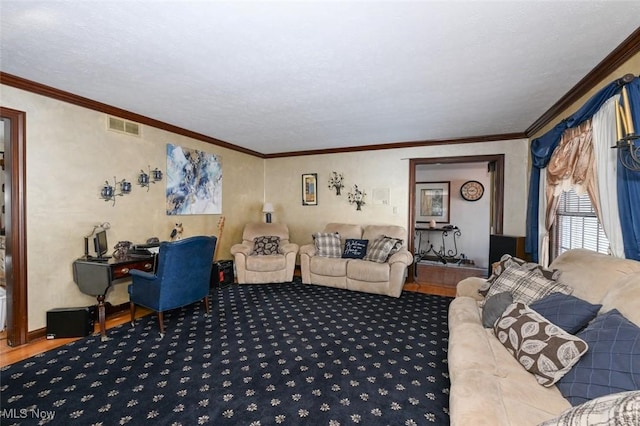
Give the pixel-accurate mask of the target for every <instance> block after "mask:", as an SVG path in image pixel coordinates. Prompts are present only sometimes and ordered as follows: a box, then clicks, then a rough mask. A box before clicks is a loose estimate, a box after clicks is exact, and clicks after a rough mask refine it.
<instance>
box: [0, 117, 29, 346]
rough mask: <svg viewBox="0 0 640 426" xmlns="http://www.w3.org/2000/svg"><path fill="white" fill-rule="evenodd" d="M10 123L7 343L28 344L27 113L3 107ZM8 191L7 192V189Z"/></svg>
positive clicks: (7, 151) (7, 140)
mask: <svg viewBox="0 0 640 426" xmlns="http://www.w3.org/2000/svg"><path fill="white" fill-rule="evenodd" d="M0 117H1V118H2V119H3V120H8V121H9V123H10V132H9V135H8V137H6V135H5V176H6V180H5V195H4V197H5V218H6V223H5V245H6V248H5V277H6V284H7V344H8V345H9V346H19V345H23V344H25V343H27V339H28V331H29V317H28V313H27V308H28V299H27V229H26V228H27V214H26V210H27V209H26V203H27V202H26V175H27V174H26V164H27V163H26V117H27V114H26V112H24V111H18V110H14V109H10V108H4V107H0ZM7 188H8V190H7Z"/></svg>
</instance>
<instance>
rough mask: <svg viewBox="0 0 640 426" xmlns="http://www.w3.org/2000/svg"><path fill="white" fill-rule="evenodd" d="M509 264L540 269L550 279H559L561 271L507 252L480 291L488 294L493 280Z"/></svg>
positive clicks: (529, 268)
mask: <svg viewBox="0 0 640 426" xmlns="http://www.w3.org/2000/svg"><path fill="white" fill-rule="evenodd" d="M509 266H520V267H522V268H523V269H526V270H529V271H530V270H533V269H538V270H539V271H540V272H542V276H544V277H545V278H547V279H549V280H558V277H560V271H558V270H557V269H553V270H551V269H547V268H544V267H542V266H541V265H539V264H537V263H533V262H527V261H526V260H522V259H520V258H517V257H513V256H511V255H510V254H505V255H503V256H502V257H501V258H500V262H498V264H497V265H495V266H494V267H493V269H492V273H491V275H490V276H489V278H487V281H486V282H485V283H484V284H483V285H482V286H481V287H480V289H479V290H478V293H480V294H482V295H483V296H486V294H487V292H488V291H489V288H490V287H491V284H493V282H494V281H495V280H496V279H497V278H498V277H499V276H500V274H502V273H503V272H504V271H505V270H506V269H507V268H508V267H509Z"/></svg>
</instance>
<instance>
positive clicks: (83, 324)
mask: <svg viewBox="0 0 640 426" xmlns="http://www.w3.org/2000/svg"><path fill="white" fill-rule="evenodd" d="M94 317H95V307H94V306H89V307H86V308H57V309H51V310H50V311H47V339H56V338H59V337H84V336H88V335H90V334H91V333H93V323H94Z"/></svg>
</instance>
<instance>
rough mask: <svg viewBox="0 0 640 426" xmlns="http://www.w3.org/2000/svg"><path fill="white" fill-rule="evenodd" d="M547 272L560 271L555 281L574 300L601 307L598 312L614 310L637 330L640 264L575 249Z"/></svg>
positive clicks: (558, 259)
mask: <svg viewBox="0 0 640 426" xmlns="http://www.w3.org/2000/svg"><path fill="white" fill-rule="evenodd" d="M550 268H551V269H558V270H560V271H562V273H561V274H560V278H559V279H558V280H559V281H560V282H562V283H564V284H567V285H569V286H570V287H572V288H573V295H574V296H576V297H579V298H580V299H584V300H586V301H588V302H591V303H600V304H602V309H601V310H600V312H607V311H609V310H611V309H614V308H616V309H618V310H619V311H620V312H621V313H622V314H623V315H624V316H625V317H626V318H628V319H629V320H630V321H633V322H634V323H635V324H637V325H639V326H640V262H638V261H635V260H630V259H619V258H616V257H612V256H607V255H604V254H600V253H596V252H593V251H590V250H584V249H574V250H569V251H567V252H565V253H563V254H561V255H560V256H558V258H557V259H556V260H555V261H554V262H553V263H552V264H551V266H550Z"/></svg>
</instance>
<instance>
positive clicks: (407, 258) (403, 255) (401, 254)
mask: <svg viewBox="0 0 640 426" xmlns="http://www.w3.org/2000/svg"><path fill="white" fill-rule="evenodd" d="M387 262H388V263H389V264H392V263H396V262H401V263H404V264H405V265H406V266H409V265H411V264H412V263H413V256H412V255H411V252H409V250H406V249H400V250H399V251H398V252H396V253H394V254H393V255H392V256H391V257H389V259H388V260H387Z"/></svg>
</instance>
